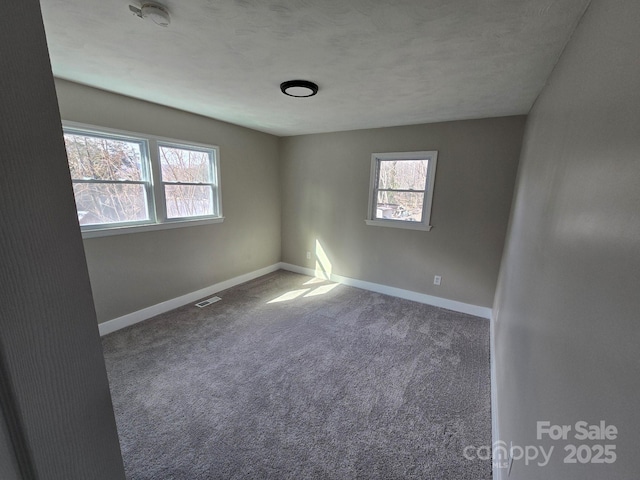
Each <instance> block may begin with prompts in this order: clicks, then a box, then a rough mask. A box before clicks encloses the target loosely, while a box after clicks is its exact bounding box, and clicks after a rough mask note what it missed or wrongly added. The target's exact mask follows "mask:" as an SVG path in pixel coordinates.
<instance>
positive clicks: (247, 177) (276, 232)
mask: <svg viewBox="0 0 640 480" xmlns="http://www.w3.org/2000/svg"><path fill="white" fill-rule="evenodd" d="M56 90H57V92H58V101H59V104H60V113H61V116H62V118H63V119H64V120H70V121H76V122H82V123H89V124H94V125H98V126H103V127H109V128H116V129H121V130H129V131H134V132H140V133H148V134H153V135H160V136H164V137H170V138H176V139H179V140H185V141H194V142H201V143H208V144H213V145H218V146H220V159H221V160H220V170H221V175H222V179H221V184H222V207H223V210H224V215H225V217H226V219H225V221H224V223H222V224H213V225H205V226H197V227H189V228H179V229H173V230H162V231H155V232H145V233H135V234H127V235H117V236H110V237H103V238H95V239H85V241H84V246H85V251H86V255H87V263H88V266H89V273H90V276H91V285H92V287H93V291H94V296H95V303H96V310H97V313H98V321H100V322H104V321H106V320H111V319H113V318H116V317H119V316H121V315H124V314H127V313H131V312H134V311H136V310H140V309H142V308H145V307H148V306H151V305H155V304H157V303H160V302H163V301H166V300H169V299H172V298H175V297H178V296H180V295H184V294H186V293H190V292H193V291H196V290H199V289H201V288H205V287H208V286H210V285H213V284H215V283H217V282H220V281H224V280H228V279H230V278H233V277H235V276H238V275H241V274H244V273H248V272H251V271H254V270H257V269H259V268H263V267H266V266H269V265H273V264H274V263H277V262H279V261H280V186H279V178H278V139H277V137H274V136H272V135H267V134H264V133H260V132H256V131H253V130H249V129H246V128H242V127H238V126H235V125H231V124H228V123H224V122H220V121H217V120H212V119H208V118H205V117H200V116H197V115H193V114H190V113H186V112H182V111H179V110H174V109H171V108H167V107H163V106H159V105H155V104H151V103H147V102H143V101H140V100H136V99H133V98H129V97H123V96H121V95H116V94H113V93H108V92H105V91H102V90H96V89H93V88H89V87H86V86H82V85H78V84H75V83H71V82H67V81H64V80H59V79H57V80H56Z"/></svg>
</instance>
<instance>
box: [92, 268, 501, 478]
mask: <svg viewBox="0 0 640 480" xmlns="http://www.w3.org/2000/svg"><path fill="white" fill-rule="evenodd" d="M218 296H220V297H222V301H220V302H218V303H215V304H213V305H210V306H209V307H206V308H204V309H200V308H197V307H195V306H192V305H189V306H185V307H182V308H180V309H177V310H174V311H172V312H169V313H166V314H163V315H160V316H158V317H155V318H153V319H151V320H148V321H146V322H143V323H140V324H137V325H134V326H132V327H129V328H127V329H124V330H120V331H118V332H115V333H113V334H111V335H108V336H107V337H105V338H104V339H103V345H104V353H105V359H106V364H107V370H108V373H109V380H110V385H111V391H112V396H113V403H114V409H115V413H116V419H117V423H118V431H119V435H120V443H121V446H122V454H123V457H124V461H125V468H126V472H127V476H128V478H129V479H132V480H134V479H135V480H139V479H185V480H187V479H188V480H198V479H296V480H302V479H323V480H324V479H385V480H390V479H405V478H416V479H438V480H442V479H455V480H465V479H473V480H482V479H490V478H491V462H490V461H478V460H476V461H470V460H466V459H465V458H464V457H463V449H464V447H465V446H467V445H476V446H480V445H491V419H490V379H489V323H488V321H487V320H483V319H479V318H476V317H472V316H469V315H464V314H459V313H455V312H451V311H448V310H442V309H438V308H435V307H431V306H428V305H422V304H419V303H414V302H411V301H408V300H402V299H398V298H394V297H389V296H385V295H380V294H377V293H372V292H368V291H365V290H360V289H356V288H351V287H346V286H343V285H335V284H331V283H329V282H320V281H319V280H316V279H311V278H310V277H305V276H302V275H297V274H294V273H289V272H284V271H279V272H275V273H273V274H270V275H267V276H264V277H261V278H258V279H256V280H253V281H251V282H248V283H246V284H243V285H240V286H237V287H234V288H231V289H229V290H227V291H225V292H221V293H220V294H218ZM274 300H275V301H274Z"/></svg>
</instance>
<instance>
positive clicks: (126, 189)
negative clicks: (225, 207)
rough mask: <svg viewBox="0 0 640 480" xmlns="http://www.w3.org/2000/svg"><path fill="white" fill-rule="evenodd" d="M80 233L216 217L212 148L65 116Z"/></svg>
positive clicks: (217, 190)
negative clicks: (107, 126) (102, 126)
mask: <svg viewBox="0 0 640 480" xmlns="http://www.w3.org/2000/svg"><path fill="white" fill-rule="evenodd" d="M63 130H64V140H65V145H66V147H67V157H68V163H69V171H70V173H71V176H72V181H73V188H74V195H75V199H76V206H77V211H78V220H79V223H80V225H81V228H82V231H83V236H87V237H95V236H104V235H113V234H119V233H129V232H134V231H147V230H157V229H163V228H175V227H180V226H190V225H200V224H206V223H218V222H222V221H223V219H224V217H223V216H222V205H221V202H220V186H219V185H220V172H219V153H218V147H215V146H210V145H204V144H196V143H191V142H189V143H184V142H180V141H175V140H172V139H166V138H161V137H154V136H151V135H140V134H133V133H131V132H123V131H118V130H111V129H106V128H101V127H93V126H90V125H84V124H77V123H73V122H64V125H63Z"/></svg>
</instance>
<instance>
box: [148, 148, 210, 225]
mask: <svg viewBox="0 0 640 480" xmlns="http://www.w3.org/2000/svg"><path fill="white" fill-rule="evenodd" d="M158 148H159V152H160V166H161V175H162V184H163V189H164V202H165V206H166V212H167V218H168V219H176V218H193V217H202V216H210V215H217V214H218V205H217V202H216V200H217V198H218V195H217V185H216V182H215V178H216V175H215V172H214V171H213V170H214V166H215V164H216V162H215V151H214V150H212V149H198V148H193V147H188V146H184V145H170V144H164V143H159V144H158Z"/></svg>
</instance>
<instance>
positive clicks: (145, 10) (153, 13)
mask: <svg viewBox="0 0 640 480" xmlns="http://www.w3.org/2000/svg"><path fill="white" fill-rule="evenodd" d="M129 10H131V12H132V13H133V14H134V15H135V16H136V17H140V18H145V19H149V20H151V21H152V22H153V23H155V24H156V25H160V26H161V27H166V26H168V25H169V23H171V18H170V17H169V12H168V11H167V9H166V8H165V7H164V6H162V5H159V4H157V3H143V4H142V7H140V8H138V7H134V6H133V5H129Z"/></svg>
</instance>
